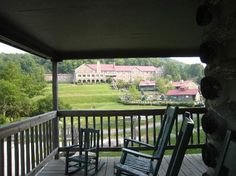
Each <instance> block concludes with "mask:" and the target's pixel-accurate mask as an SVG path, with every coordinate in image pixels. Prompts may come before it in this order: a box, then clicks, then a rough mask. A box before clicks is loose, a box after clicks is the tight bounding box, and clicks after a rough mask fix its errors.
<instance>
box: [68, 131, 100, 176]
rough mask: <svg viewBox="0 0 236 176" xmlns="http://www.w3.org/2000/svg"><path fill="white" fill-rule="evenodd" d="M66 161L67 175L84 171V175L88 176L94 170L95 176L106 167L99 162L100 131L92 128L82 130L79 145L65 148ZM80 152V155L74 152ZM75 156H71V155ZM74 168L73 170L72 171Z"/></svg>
mask: <svg viewBox="0 0 236 176" xmlns="http://www.w3.org/2000/svg"><path fill="white" fill-rule="evenodd" d="M65 150H66V161H65V174H66V175H68V174H73V173H75V172H77V171H79V170H82V169H84V175H85V176H87V175H88V172H89V171H90V170H94V172H93V173H92V175H95V174H96V173H97V172H98V171H99V170H100V169H101V167H102V166H103V165H104V163H103V164H100V166H99V165H98V164H99V163H98V161H99V130H95V129H91V128H81V129H80V134H79V144H78V145H72V146H68V147H65ZM76 150H77V151H79V155H76V154H74V151H76ZM71 152H72V153H73V154H74V155H72V156H71V154H70V153H71ZM72 168H73V169H72Z"/></svg>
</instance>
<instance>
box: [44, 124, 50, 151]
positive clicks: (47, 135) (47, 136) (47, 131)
mask: <svg viewBox="0 0 236 176" xmlns="http://www.w3.org/2000/svg"><path fill="white" fill-rule="evenodd" d="M45 124H46V145H47V155H49V130H48V121H47V122H46V123H45Z"/></svg>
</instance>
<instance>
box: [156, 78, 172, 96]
mask: <svg viewBox="0 0 236 176" xmlns="http://www.w3.org/2000/svg"><path fill="white" fill-rule="evenodd" d="M156 85H157V88H158V91H159V92H160V93H162V94H166V92H167V91H168V90H170V89H173V86H172V85H171V84H170V82H169V80H168V79H164V78H159V79H157V80H156Z"/></svg>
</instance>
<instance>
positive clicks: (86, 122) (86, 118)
mask: <svg viewBox="0 0 236 176" xmlns="http://www.w3.org/2000/svg"><path fill="white" fill-rule="evenodd" d="M85 127H86V128H88V116H85Z"/></svg>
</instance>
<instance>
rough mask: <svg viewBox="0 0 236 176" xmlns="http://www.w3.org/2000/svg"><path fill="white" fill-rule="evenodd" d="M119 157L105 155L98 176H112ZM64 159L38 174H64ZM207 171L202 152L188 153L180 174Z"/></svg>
mask: <svg viewBox="0 0 236 176" xmlns="http://www.w3.org/2000/svg"><path fill="white" fill-rule="evenodd" d="M119 159H120V158H118V157H107V158H105V157H103V158H102V161H104V162H105V165H104V166H103V167H102V169H101V170H100V171H99V173H98V174H97V175H98V176H112V175H113V174H114V164H115V163H117V162H119ZM169 160H170V156H165V157H164V159H163V160H162V163H161V167H160V170H159V174H158V175H159V176H165V173H166V170H167V167H168V163H169ZM64 167H65V164H64V160H63V159H59V160H52V161H50V162H49V163H48V164H47V165H46V166H45V167H44V168H43V169H42V170H41V171H40V172H39V173H38V174H37V175H38V176H62V175H64ZM205 171H206V166H205V164H204V163H203V161H202V158H201V155H200V154H193V155H186V156H185V158H184V161H183V163H182V166H181V170H180V172H179V176H201V175H202V173H204V172H205ZM80 175H81V176H82V175H83V173H82V171H80V172H77V173H75V174H73V176H80Z"/></svg>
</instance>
